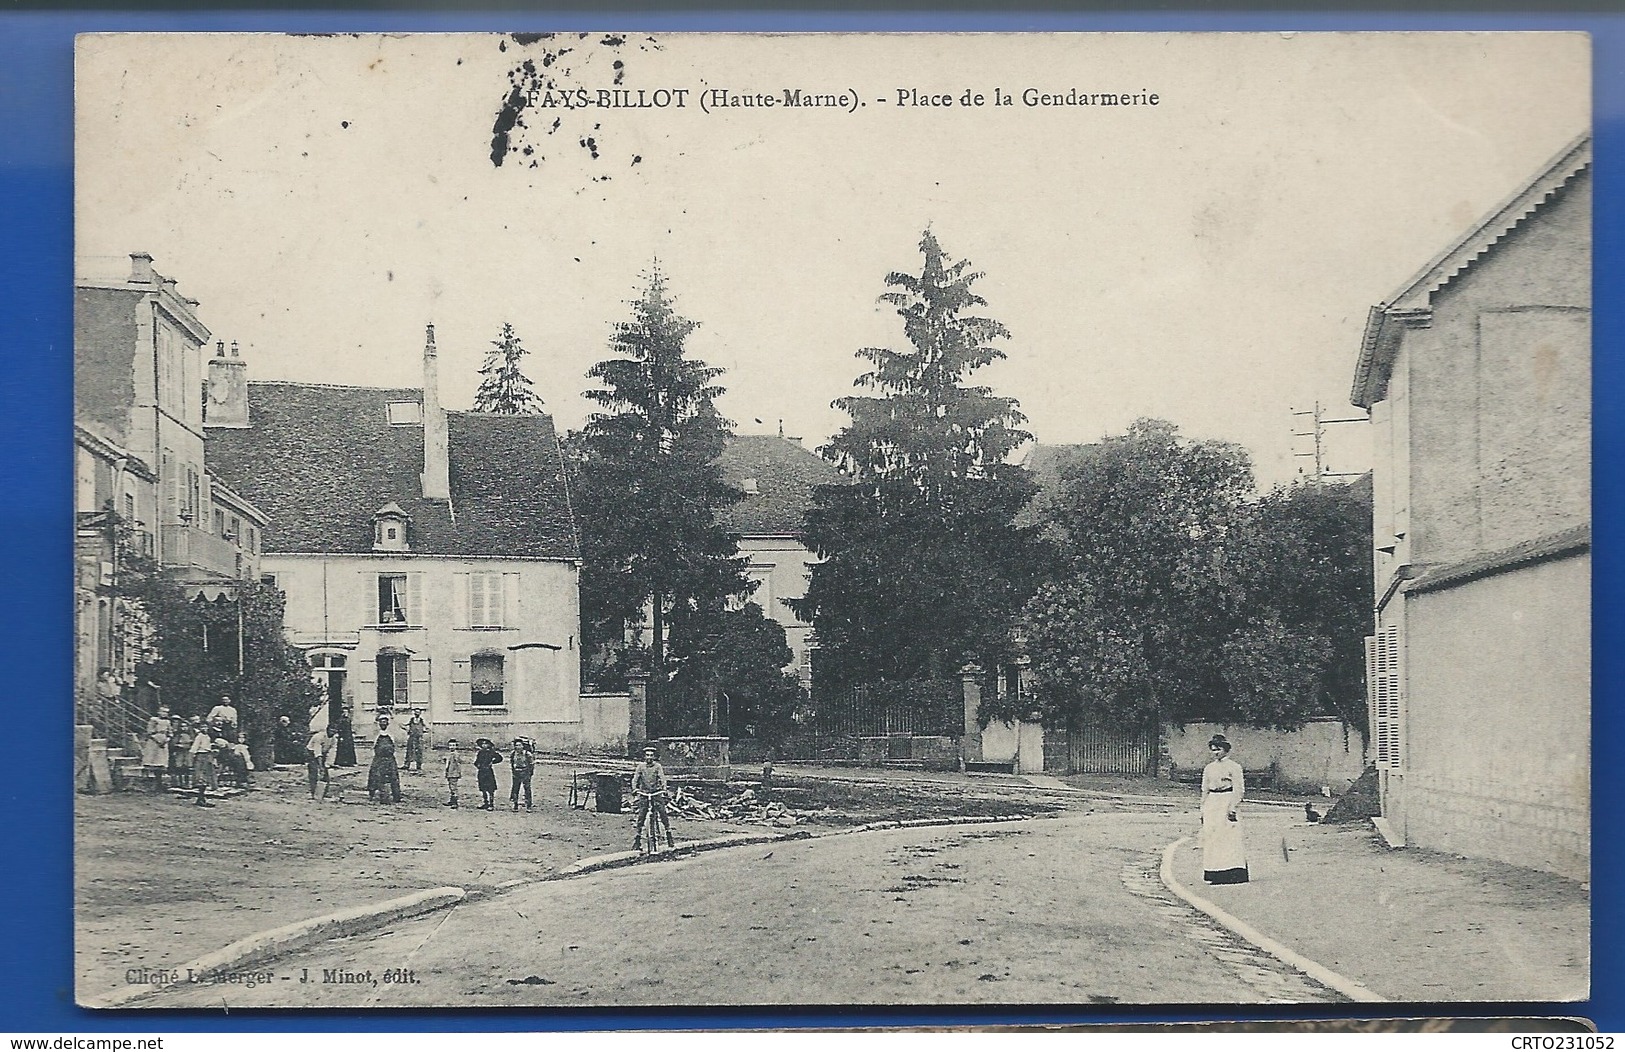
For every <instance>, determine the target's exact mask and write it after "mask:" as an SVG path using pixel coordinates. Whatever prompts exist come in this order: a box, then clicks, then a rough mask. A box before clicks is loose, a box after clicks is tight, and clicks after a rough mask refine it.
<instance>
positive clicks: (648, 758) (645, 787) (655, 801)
mask: <svg viewBox="0 0 1625 1052" xmlns="http://www.w3.org/2000/svg"><path fill="white" fill-rule="evenodd" d="M656 754H657V750H656V749H655V747H654V746H653V745H645V746H644V747H643V766H642V767H639V768H637V769H636V771H635V772H634V773H633V775H632V792H633V794H634V795H636V796H637V799H638V824H637V833H636V834H635V835H634V836H633V838H632V850H633V851H642V850H643V823H644V822H645V821H647V820H648V818H649V808H650V807H651V806H653V808H654V813H655V818H656V820H657V821H659V823H660V825H661V826H664V827H665V829H666V846H667V847H676V846H677V842H676V841H675V840H673V839H672V836H671V818H670V817H669V816H668V815H667V814H666V797H667V795H668V794H667V791H666V769H665V768H664V767H662V766H660V763H659V762H658V761H657V760H656V759H655V756H656ZM659 831H660V827H659V826H656V827H655V834H656V835H658V834H659ZM650 839H651V841H652V840H653V839H654V837H653V836H651V837H650ZM649 846H650V847H651V848H652V847H654V846H655V845H654V844H653V843H651V844H650V845H649Z"/></svg>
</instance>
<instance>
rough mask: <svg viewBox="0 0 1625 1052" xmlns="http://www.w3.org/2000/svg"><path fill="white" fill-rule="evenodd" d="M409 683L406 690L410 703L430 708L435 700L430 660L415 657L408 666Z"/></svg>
mask: <svg viewBox="0 0 1625 1052" xmlns="http://www.w3.org/2000/svg"><path fill="white" fill-rule="evenodd" d="M408 673H409V682H408V684H407V688H406V691H407V693H406V696H407V699H408V703H409V704H411V705H416V706H420V707H422V708H425V709H426V708H428V707H429V703H430V701H432V700H433V691H432V687H433V681H432V680H431V679H430V678H429V659H428V658H426V657H414V658H412V659H411V661H410V662H409V664H408Z"/></svg>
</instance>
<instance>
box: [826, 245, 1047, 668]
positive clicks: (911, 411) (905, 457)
mask: <svg viewBox="0 0 1625 1052" xmlns="http://www.w3.org/2000/svg"><path fill="white" fill-rule="evenodd" d="M920 252H921V254H922V255H923V257H924V260H923V265H922V267H921V269H920V272H919V273H918V274H904V273H900V272H894V273H892V274H889V275H887V277H886V285H887V286H888V288H889V289H890V290H891V291H888V292H886V293H885V294H884V295H882V296H881V300H882V301H883V302H885V303H889V304H891V305H892V306H893V307H895V308H896V310H897V314H898V316H899V317H900V318H902V319H903V332H904V335H905V336H906V337H907V346H906V347H904V348H903V349H901V350H894V349H891V348H885V347H866V348H864V349H862V350H860V351H858V352H857V354H858V357H860V358H862V359H864V360H866V361H867V362H869V363H870V365H871V369H870V370H869V371H868V372H866V373H864V374H863V375H861V376H859V377H858V379H857V381H856V386H858V387H859V388H860V389H864V390H866V391H870V392H873V393H872V394H861V395H852V396H849V397H846V398H842V399H839V400H837V401H836V402H835V406H836V408H839V409H842V410H844V411H845V412H846V413H847V414H848V415H849V416H850V417H851V418H852V422H851V424H850V425H848V426H847V427H846V428H844V429H843V430H842V431H841V432H840V433H839V434H837V435H836V436H835V437H834V438H833V439H831V441H830V443H829V444H828V445H827V446H825V447H824V449H823V452H824V454H825V455H826V456H829V457H830V458H832V459H833V460H834V461H835V462H836V463H837V464H838V465H839V466H840V468H841V470H842V471H843V473H845V474H846V475H847V476H848V477H849V479H850V484H847V485H834V486H824V487H820V488H819V490H818V491H817V495H816V506H815V507H814V508H813V509H811V510H810V511H809V513H808V516H807V538H808V541H809V543H810V544H811V545H812V546H813V547H815V548H816V549H817V551H818V552H819V554H820V555H822V556H823V557H824V562H822V563H820V564H819V565H817V566H816V567H815V568H814V569H813V574H812V580H811V583H810V585H809V587H808V590H807V595H806V598H805V599H803V600H801V601H800V602H799V604H798V610H799V611H800V612H801V614H802V616H803V617H805V618H808V619H810V620H811V621H812V623H813V625H814V631H815V632H816V634H817V637H818V641H819V654H818V660H819V664H818V671H817V676H818V683H819V685H820V687H841V686H846V685H854V684H862V683H873V682H877V681H879V680H899V679H915V678H933V679H935V678H943V677H948V676H952V675H954V674H955V672H957V670H958V668H959V667H960V665H961V664H962V663H964V662H966V661H980V662H983V663H984V664H987V665H993V664H996V663H997V662H998V661H1000V660H1001V659H1002V658H1003V657H1005V656H1006V652H1007V647H1008V641H1009V630H1010V629H1011V627H1012V626H1013V624H1014V619H1015V614H1016V612H1017V611H1018V610H1019V609H1020V607H1021V605H1022V603H1023V602H1024V601H1025V600H1026V598H1027V596H1028V595H1029V594H1030V592H1031V590H1032V587H1033V584H1034V580H1035V575H1036V573H1037V571H1038V566H1037V562H1038V560H1037V558H1036V541H1035V539H1034V537H1033V536H1032V532H1031V531H1030V530H1025V529H1022V528H1018V527H1016V526H1015V525H1014V524H1013V520H1014V517H1015V515H1016V513H1017V512H1018V511H1019V510H1020V509H1021V507H1022V506H1023V505H1024V504H1025V503H1026V502H1027V500H1028V499H1029V498H1030V497H1031V496H1032V493H1033V490H1034V487H1033V483H1032V481H1031V479H1030V477H1029V475H1028V473H1027V471H1026V470H1025V469H1023V468H1021V467H1019V466H1017V465H1013V464H1010V463H1007V461H1008V460H1009V459H1010V457H1011V454H1012V453H1013V452H1014V451H1015V450H1016V449H1017V447H1019V446H1020V445H1021V444H1022V443H1023V442H1025V441H1027V440H1028V439H1029V438H1030V437H1031V436H1030V435H1028V434H1027V432H1026V431H1024V430H1022V429H1021V425H1022V424H1024V423H1025V422H1026V418H1025V417H1024V416H1023V415H1022V414H1021V411H1020V409H1019V407H1018V405H1017V402H1016V400H1015V399H1013V398H1006V397H1002V396H999V395H996V394H994V393H993V392H992V391H991V390H990V389H989V388H987V387H981V386H975V385H973V384H971V383H969V379H970V377H971V376H972V374H974V373H975V372H976V371H977V370H978V369H981V368H982V367H983V366H986V365H988V364H990V363H992V362H994V361H997V360H999V359H1001V358H1004V357H1005V353H1004V351H1003V350H1002V349H1001V348H1000V347H999V346H998V342H999V341H1003V340H1005V339H1008V338H1009V335H1010V334H1009V331H1008V330H1007V329H1006V328H1005V327H1004V326H1003V325H1002V324H1000V323H999V322H997V321H994V320H993V319H991V318H985V317H982V316H980V315H979V314H978V313H976V312H977V311H978V310H979V309H980V308H982V307H985V306H986V301H985V300H983V299H982V297H981V296H979V295H977V294H976V293H975V292H973V291H972V286H973V285H974V284H975V283H976V281H977V280H978V279H979V278H981V277H982V275H981V274H980V273H978V272H976V271H974V270H972V269H971V266H970V264H969V262H968V261H965V260H958V261H954V260H951V259H950V258H949V257H948V256H947V254H946V253H945V252H944V251H943V250H942V248H941V246H940V245H939V244H938V243H937V239H936V236H935V235H934V234H933V233H931V231H929V230H927V231H926V232H925V234H924V236H923V238H922V240H921V241H920Z"/></svg>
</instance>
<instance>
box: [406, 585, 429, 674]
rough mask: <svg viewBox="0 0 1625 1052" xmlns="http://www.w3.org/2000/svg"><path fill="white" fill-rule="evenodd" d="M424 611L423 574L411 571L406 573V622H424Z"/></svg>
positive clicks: (411, 623) (418, 623)
mask: <svg viewBox="0 0 1625 1052" xmlns="http://www.w3.org/2000/svg"><path fill="white" fill-rule="evenodd" d="M423 613H424V611H423V575H422V574H420V573H409V574H407V575H406V623H407V624H409V625H421V624H424V623H425V621H424V617H423ZM425 660H427V659H425Z"/></svg>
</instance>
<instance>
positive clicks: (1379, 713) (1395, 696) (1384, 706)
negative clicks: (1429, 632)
mask: <svg viewBox="0 0 1625 1052" xmlns="http://www.w3.org/2000/svg"><path fill="white" fill-rule="evenodd" d="M1365 663H1366V693H1367V696H1368V699H1369V703H1370V711H1371V734H1372V738H1373V740H1374V741H1375V743H1376V746H1377V766H1378V767H1380V768H1385V769H1387V770H1399V769H1401V767H1402V766H1403V762H1404V756H1403V752H1402V749H1401V740H1402V731H1403V725H1402V722H1401V721H1402V717H1403V704H1402V702H1403V697H1402V695H1403V690H1402V683H1401V678H1400V655H1399V629H1397V628H1385V629H1383V630H1381V631H1380V632H1378V633H1377V634H1376V635H1374V636H1367V637H1366V640H1365Z"/></svg>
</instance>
